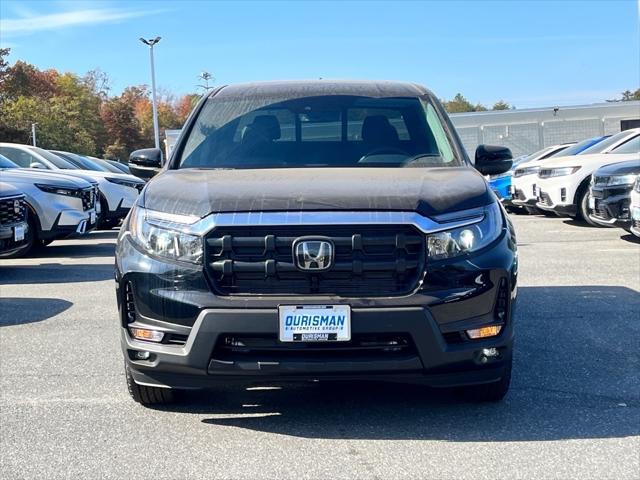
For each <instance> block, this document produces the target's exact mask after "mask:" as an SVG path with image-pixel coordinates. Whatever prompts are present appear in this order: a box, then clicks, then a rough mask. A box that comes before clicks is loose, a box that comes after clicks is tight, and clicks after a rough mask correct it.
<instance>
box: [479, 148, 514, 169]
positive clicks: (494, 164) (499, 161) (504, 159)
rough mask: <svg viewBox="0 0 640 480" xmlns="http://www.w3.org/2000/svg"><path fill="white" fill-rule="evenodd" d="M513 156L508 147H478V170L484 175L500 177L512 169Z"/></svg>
mask: <svg viewBox="0 0 640 480" xmlns="http://www.w3.org/2000/svg"><path fill="white" fill-rule="evenodd" d="M512 164H513V155H512V154H511V150H509V149H508V148H507V147H498V146H495V145H478V148H477V149H476V169H477V170H478V171H479V172H480V173H481V174H483V175H498V174H500V173H504V172H506V171H508V170H509V169H510V168H511V165H512Z"/></svg>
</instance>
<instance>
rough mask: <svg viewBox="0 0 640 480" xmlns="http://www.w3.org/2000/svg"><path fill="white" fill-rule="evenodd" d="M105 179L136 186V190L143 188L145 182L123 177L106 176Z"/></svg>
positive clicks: (126, 185) (132, 186) (127, 185)
mask: <svg viewBox="0 0 640 480" xmlns="http://www.w3.org/2000/svg"><path fill="white" fill-rule="evenodd" d="M105 180H107V181H108V182H111V183H115V184H117V185H122V186H124V187H130V188H135V189H136V190H142V187H143V186H144V182H134V181H133V180H125V179H122V178H113V177H105Z"/></svg>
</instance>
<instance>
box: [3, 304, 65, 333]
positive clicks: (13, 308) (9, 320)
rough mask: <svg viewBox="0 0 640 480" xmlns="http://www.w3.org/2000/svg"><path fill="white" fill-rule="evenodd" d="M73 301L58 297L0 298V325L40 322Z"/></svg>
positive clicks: (60, 311)
mask: <svg viewBox="0 0 640 480" xmlns="http://www.w3.org/2000/svg"><path fill="white" fill-rule="evenodd" d="M72 305H73V303H71V302H68V301H66V300H61V299H59V298H4V297H2V298H1V299H0V327H8V326H11V325H22V324H25V323H34V322H41V321H42V320H47V319H48V318H51V317H55V316H56V315H58V314H60V313H62V312H64V311H65V310H67V309H69V308H70V307H71V306H72Z"/></svg>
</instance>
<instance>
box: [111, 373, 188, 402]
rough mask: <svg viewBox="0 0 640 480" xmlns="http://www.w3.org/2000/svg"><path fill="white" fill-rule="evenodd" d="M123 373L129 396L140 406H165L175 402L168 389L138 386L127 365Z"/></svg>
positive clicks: (171, 391) (173, 395) (171, 392)
mask: <svg viewBox="0 0 640 480" xmlns="http://www.w3.org/2000/svg"><path fill="white" fill-rule="evenodd" d="M124 372H125V376H126V378H127V389H128V390H129V395H131V398H133V399H134V400H135V401H136V402H137V403H139V404H140V405H145V406H147V405H167V404H170V403H173V402H175V400H176V398H175V392H174V391H173V390H171V389H169V388H159V387H149V386H147V385H138V384H137V383H136V382H135V381H134V380H133V375H131V370H130V369H129V367H128V366H127V365H125V367H124Z"/></svg>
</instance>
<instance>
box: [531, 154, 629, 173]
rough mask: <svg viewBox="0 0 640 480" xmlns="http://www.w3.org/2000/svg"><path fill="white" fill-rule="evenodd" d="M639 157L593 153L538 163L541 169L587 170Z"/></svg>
mask: <svg viewBox="0 0 640 480" xmlns="http://www.w3.org/2000/svg"><path fill="white" fill-rule="evenodd" d="M638 158H640V155H639V154H637V153H627V154H616V153H593V154H589V155H574V156H571V157H557V158H554V159H553V160H551V159H550V160H545V161H543V162H541V163H540V167H541V168H559V167H574V166H581V167H587V168H594V169H595V168H599V167H601V166H603V165H608V164H610V163H617V162H624V161H626V160H637V159H638Z"/></svg>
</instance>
